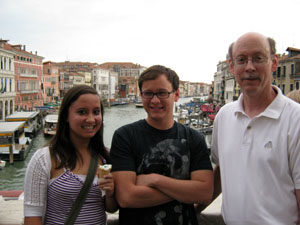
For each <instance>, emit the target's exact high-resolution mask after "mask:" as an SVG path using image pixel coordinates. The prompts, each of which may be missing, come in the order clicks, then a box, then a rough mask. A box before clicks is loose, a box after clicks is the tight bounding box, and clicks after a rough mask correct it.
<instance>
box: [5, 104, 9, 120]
mask: <svg viewBox="0 0 300 225" xmlns="http://www.w3.org/2000/svg"><path fill="white" fill-rule="evenodd" d="M6 116H8V101H5V117H6Z"/></svg>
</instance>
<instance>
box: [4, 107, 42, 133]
mask: <svg viewBox="0 0 300 225" xmlns="http://www.w3.org/2000/svg"><path fill="white" fill-rule="evenodd" d="M6 121H8V122H16V121H25V136H26V137H30V138H33V137H35V136H36V135H37V133H38V131H39V130H40V128H41V126H42V122H41V120H40V117H39V112H37V111H33V112H14V113H13V114H11V115H9V116H7V117H6Z"/></svg>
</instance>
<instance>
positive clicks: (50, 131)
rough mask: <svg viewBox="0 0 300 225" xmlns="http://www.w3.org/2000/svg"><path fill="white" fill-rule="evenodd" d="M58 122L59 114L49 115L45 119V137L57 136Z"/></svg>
mask: <svg viewBox="0 0 300 225" xmlns="http://www.w3.org/2000/svg"><path fill="white" fill-rule="evenodd" d="M57 121H58V115H57V114H50V115H47V116H46V117H45V119H44V127H43V132H44V135H46V136H47V135H55V134H56V125H57Z"/></svg>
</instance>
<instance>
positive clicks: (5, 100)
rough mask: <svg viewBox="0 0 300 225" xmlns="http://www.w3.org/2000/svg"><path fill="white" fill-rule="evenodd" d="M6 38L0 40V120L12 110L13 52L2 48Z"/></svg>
mask: <svg viewBox="0 0 300 225" xmlns="http://www.w3.org/2000/svg"><path fill="white" fill-rule="evenodd" d="M5 43H7V40H0V121H5V117H6V116H8V115H10V114H13V112H14V98H15V96H16V92H15V79H14V74H15V70H14V53H13V52H11V51H9V50H5V49H4V48H3V46H4V44H5Z"/></svg>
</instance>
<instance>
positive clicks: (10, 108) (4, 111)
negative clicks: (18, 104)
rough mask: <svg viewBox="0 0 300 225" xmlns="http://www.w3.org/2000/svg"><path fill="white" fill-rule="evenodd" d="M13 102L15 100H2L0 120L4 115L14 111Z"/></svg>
mask: <svg viewBox="0 0 300 225" xmlns="http://www.w3.org/2000/svg"><path fill="white" fill-rule="evenodd" d="M8 104H9V105H8ZM13 104H14V103H13V100H10V101H5V102H3V101H0V120H3V119H4V117H6V116H7V115H9V114H12V113H13ZM3 106H4V109H3Z"/></svg>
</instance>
